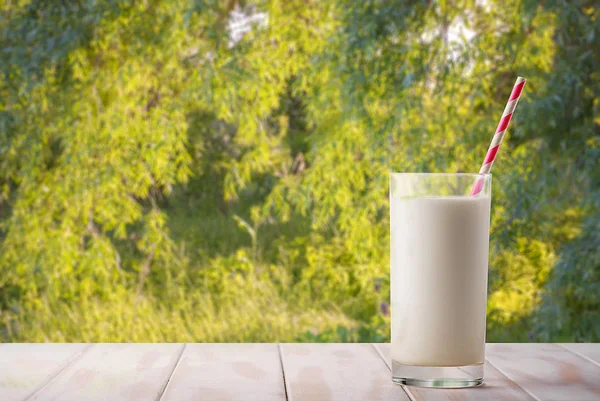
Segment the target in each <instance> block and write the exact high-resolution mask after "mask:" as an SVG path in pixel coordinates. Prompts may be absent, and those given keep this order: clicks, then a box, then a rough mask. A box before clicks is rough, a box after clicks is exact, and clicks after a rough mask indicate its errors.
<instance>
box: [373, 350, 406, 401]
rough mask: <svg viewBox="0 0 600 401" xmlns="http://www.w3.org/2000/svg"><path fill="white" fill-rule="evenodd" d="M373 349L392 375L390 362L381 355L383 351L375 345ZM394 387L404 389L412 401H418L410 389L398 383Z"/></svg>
mask: <svg viewBox="0 0 600 401" xmlns="http://www.w3.org/2000/svg"><path fill="white" fill-rule="evenodd" d="M371 347H373V349H374V350H375V352H376V353H377V355H379V358H381V360H382V361H383V364H384V365H385V366H386V368H388V370H389V371H390V373H391V372H392V367H391V366H390V364H389V362H388V361H387V358H386V357H385V356H383V354H382V353H381V351H380V350H379V348H377V347H376V346H375V344H373V343H371ZM394 385H396V386H400V387H402V390H404V393H405V394H406V396H407V397H408V398H409V399H410V401H416V398H415V397H414V396H413V394H412V393H411V392H410V390H409V389H408V388H406V386H403V385H399V384H396V383H394Z"/></svg>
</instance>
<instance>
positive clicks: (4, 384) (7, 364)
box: [0, 344, 89, 401]
mask: <svg viewBox="0 0 600 401" xmlns="http://www.w3.org/2000/svg"><path fill="white" fill-rule="evenodd" d="M87 347H89V346H88V345H86V344H4V345H2V346H1V347H0V400H2V401H17V400H18V401H21V400H23V399H25V398H26V397H27V396H28V395H30V394H32V393H34V392H35V391H36V390H38V389H40V388H41V387H42V386H44V385H45V384H47V383H48V382H49V381H50V380H51V379H52V378H53V377H54V376H55V375H56V374H58V373H59V372H60V371H61V369H63V368H64V367H65V366H66V365H68V364H69V363H70V362H71V361H73V360H74V359H75V358H77V357H79V356H80V355H81V353H82V352H83V351H84V350H85V349H86V348H87Z"/></svg>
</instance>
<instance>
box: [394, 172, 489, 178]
mask: <svg viewBox="0 0 600 401" xmlns="http://www.w3.org/2000/svg"><path fill="white" fill-rule="evenodd" d="M436 175H438V176H441V177H457V176H458V177H473V178H477V177H491V176H492V173H485V174H480V173H410V172H401V173H397V172H394V171H391V172H390V177H395V176H411V177H415V176H423V177H433V176H436Z"/></svg>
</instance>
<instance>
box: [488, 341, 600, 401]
mask: <svg viewBox="0 0 600 401" xmlns="http://www.w3.org/2000/svg"><path fill="white" fill-rule="evenodd" d="M486 354H487V358H488V360H489V361H490V363H491V364H492V365H494V366H495V367H497V368H498V369H499V370H500V371H501V372H502V373H504V374H505V375H506V376H507V377H508V378H509V379H511V380H512V381H514V382H515V383H517V384H518V385H519V386H520V387H522V388H523V389H525V390H526V391H528V392H529V393H530V394H532V395H533V396H535V397H536V398H538V399H540V400H544V401H546V400H547V401H563V400H564V401H572V400H578V401H598V400H600V367H598V366H596V365H594V364H593V363H592V362H590V361H587V360H585V359H584V358H581V357H580V356H577V355H575V354H573V353H572V352H570V351H568V350H567V349H565V348H563V347H560V346H558V345H556V344H488V345H487V348H486Z"/></svg>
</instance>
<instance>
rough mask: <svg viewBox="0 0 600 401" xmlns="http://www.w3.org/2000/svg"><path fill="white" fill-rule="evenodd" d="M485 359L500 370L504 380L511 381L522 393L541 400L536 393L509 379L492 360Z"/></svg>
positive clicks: (537, 400) (538, 400)
mask: <svg viewBox="0 0 600 401" xmlns="http://www.w3.org/2000/svg"><path fill="white" fill-rule="evenodd" d="M485 360H486V361H487V362H488V363H489V364H490V365H491V366H492V367H493V368H495V369H496V370H497V371H498V372H500V374H501V375H502V376H504V377H506V380H508V381H510V382H511V383H513V384H514V385H515V386H517V387H518V388H520V389H521V390H523V392H524V393H526V394H528V395H529V396H530V397H531V398H533V399H534V400H536V401H542V400H541V399H540V398H538V397H537V396H536V395H534V394H533V393H532V392H531V391H529V390H527V389H525V388H523V387H522V386H521V385H520V384H519V383H517V382H516V381H514V380H513V379H511V378H510V377H509V376H508V375H507V374H506V372H504V371H503V370H502V369H500V367H499V366H498V365H496V364H494V363H492V361H491V360H490V359H489V358H485Z"/></svg>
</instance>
